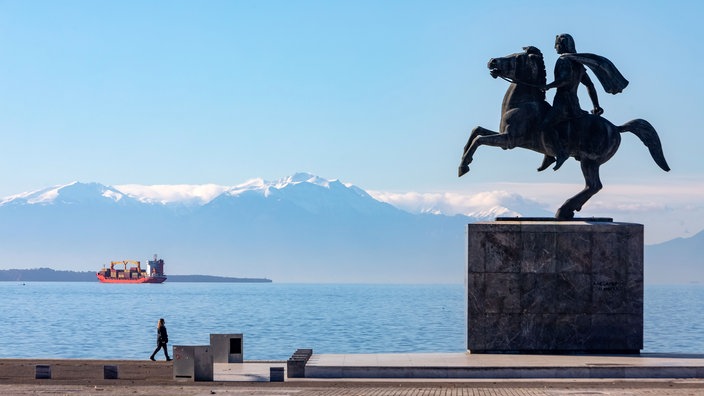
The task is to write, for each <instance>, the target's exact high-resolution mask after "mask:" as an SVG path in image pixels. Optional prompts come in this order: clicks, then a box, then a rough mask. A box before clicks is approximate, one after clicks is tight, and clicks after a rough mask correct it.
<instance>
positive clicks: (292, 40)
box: [0, 0, 704, 242]
mask: <svg viewBox="0 0 704 396" xmlns="http://www.w3.org/2000/svg"><path fill="white" fill-rule="evenodd" d="M702 15H704V3H702V2H700V1H658V0H656V1H648V2H642V1H600V0H597V1H589V2H565V1H559V2H558V1H535V2H522V1H510V0H507V1H503V2H496V1H412V0H405V1H393V0H389V1H364V0H355V1H292V0H285V1H267V0H261V1H235V0H231V1H216V0H210V1H205V2H203V1H179V0H168V1H167V0H164V1H131V0H118V1H109V0H105V1H71V0H62V1H39V0H28V1H17V0H15V1H1V0H0V136H1V137H2V139H1V142H2V143H1V144H0V197H4V196H9V195H13V194H18V193H21V192H25V191H31V190H37V189H40V188H44V187H47V186H51V185H57V184H65V183H67V182H71V181H74V180H79V181H82V182H100V183H102V184H106V185H126V184H143V185H155V184H158V185H168V184H215V185H237V184H241V183H243V182H245V181H246V180H249V179H252V178H258V177H260V178H263V179H266V180H275V179H278V178H281V177H285V176H288V175H292V174H294V173H296V172H299V171H306V172H311V173H313V174H316V175H320V176H322V177H326V178H338V179H340V180H343V181H344V182H348V183H352V184H355V185H357V186H359V187H361V188H364V189H367V190H371V191H376V192H383V194H386V196H388V197H395V198H394V199H396V200H397V201H401V200H404V199H405V200H406V201H408V200H409V199H410V198H409V197H413V196H421V197H424V199H426V200H427V199H428V197H430V198H431V199H432V197H449V198H452V199H454V200H455V201H457V202H458V205H459V206H462V203H461V201H462V200H463V199H464V198H465V197H468V196H471V195H472V194H477V193H482V192H487V191H489V192H492V191H494V192H501V193H502V194H503V193H506V192H508V193H511V194H519V195H521V196H525V197H527V198H530V199H535V200H538V201H540V202H543V203H545V204H546V205H548V206H551V207H552V208H554V209H556V208H557V206H559V204H560V203H561V202H562V201H564V200H565V199H566V198H568V197H569V196H571V195H572V194H574V193H576V192H577V191H579V190H580V189H581V188H582V187H581V186H582V184H583V179H582V176H581V172H580V170H579V165H578V163H577V162H576V161H573V160H570V161H568V162H567V163H566V164H565V165H564V166H563V167H562V169H560V170H559V171H558V172H553V171H552V170H546V171H544V172H541V173H538V172H536V170H535V169H536V168H537V167H538V165H539V164H540V161H541V158H542V156H541V155H540V154H537V153H534V152H530V151H527V150H523V149H514V150H510V151H509V150H507V151H504V150H500V149H498V148H492V147H482V148H480V149H479V150H478V151H477V153H476V155H475V160H474V162H473V164H472V166H471V171H470V173H469V174H467V175H465V176H463V177H462V178H458V177H457V166H458V165H459V160H460V156H461V154H462V148H463V147H464V144H465V143H466V140H467V138H468V136H469V133H470V131H471V129H472V128H473V127H475V126H477V125H481V126H484V127H487V128H489V129H497V128H498V126H499V119H500V106H501V100H502V98H503V95H504V92H505V90H506V88H507V86H508V84H507V83H506V82H505V81H503V80H500V79H492V78H491V76H490V75H489V73H488V69H487V67H486V64H487V61H488V60H489V59H490V58H492V57H500V56H504V55H508V54H511V53H515V52H519V51H520V50H521V48H522V47H524V46H526V45H533V46H536V47H538V48H540V49H542V51H543V53H544V54H545V60H546V66H547V68H548V80H549V81H552V66H553V65H554V63H555V60H556V59H557V54H556V53H555V51H554V49H553V44H554V38H555V35H556V34H560V33H570V34H571V35H572V36H573V37H574V38H575V41H576V45H577V50H578V51H579V52H592V53H597V54H600V55H602V56H605V57H607V58H609V59H610V60H611V61H612V62H613V63H614V64H615V65H616V66H617V67H618V68H619V70H620V71H621V72H622V74H623V75H624V76H625V77H626V78H627V79H628V80H629V81H630V84H629V86H628V87H627V88H626V89H625V90H624V92H623V93H621V94H618V95H611V94H607V93H605V92H604V91H603V89H602V88H601V87H600V86H599V87H598V92H599V98H600V102H601V106H602V107H603V108H604V110H605V113H604V117H606V118H608V119H609V120H611V121H612V122H613V123H615V124H617V125H620V124H623V123H625V122H626V121H629V120H631V119H634V118H644V119H646V120H648V121H649V122H650V123H651V124H653V126H654V127H655V128H656V130H657V131H658V133H659V134H660V138H661V140H662V144H663V149H664V152H665V156H666V157H667V160H668V162H669V164H670V167H671V168H672V171H671V172H669V173H666V172H663V171H662V170H660V169H659V168H658V167H657V165H655V163H654V162H653V161H652V159H651V158H650V155H649V154H648V151H647V149H646V148H645V146H643V145H642V144H641V142H640V141H639V140H638V139H637V138H636V137H635V136H634V135H631V134H626V135H624V136H623V141H622V144H621V147H620V149H619V152H618V153H617V154H616V156H615V157H614V158H613V159H612V160H610V161H609V162H608V163H607V164H605V165H604V166H602V168H601V169H602V172H601V176H602V181H603V184H604V190H602V192H600V193H599V194H598V195H597V196H595V197H594V198H592V200H591V201H590V202H589V203H588V204H587V205H586V206H585V208H584V210H583V211H582V213H581V214H582V215H587V216H603V215H616V216H619V218H618V220H622V219H625V220H628V221H636V222H642V223H645V224H646V233H648V231H647V229H648V227H652V228H653V229H655V231H650V233H649V234H646V235H649V237H648V238H647V239H648V240H649V241H651V242H658V241H662V240H666V239H669V238H673V237H678V236H688V235H692V234H693V233H695V232H698V231H700V230H702V229H704V208H703V206H704V204H703V203H702V202H704V199H703V198H704V178H703V177H702V176H704V161H702V159H701V156H700V152H701V150H702V145H703V144H702V143H704V133H702V127H701V126H700V125H699V123H698V122H696V120H697V119H698V118H700V117H698V114H701V111H702V110H701V109H702V108H703V107H704V99H702V96H701V94H702V92H704V82H703V79H702V78H699V76H698V75H697V74H698V72H699V70H701V64H702V62H703V61H704V52H703V51H701V43H700V40H701V39H702V38H704V24H702V21H701V17H702ZM592 77H593V75H592ZM593 80H594V81H595V82H596V79H594V78H593ZM597 84H598V83H597ZM580 98H581V99H580V100H581V102H582V107H583V108H585V109H589V108H591V104H590V102H589V100H588V98H587V97H586V92H585V90H584V89H583V88H581V91H580ZM548 99H549V100H551V99H552V93H549V94H548ZM404 197H405V198H404ZM389 199H391V198H389ZM406 203H407V204H408V206H409V207H410V206H413V205H414V203H412V202H406ZM554 209H551V210H554Z"/></svg>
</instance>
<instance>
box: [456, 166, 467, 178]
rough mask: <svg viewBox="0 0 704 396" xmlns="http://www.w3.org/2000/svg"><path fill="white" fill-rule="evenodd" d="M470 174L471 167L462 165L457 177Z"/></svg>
mask: <svg viewBox="0 0 704 396" xmlns="http://www.w3.org/2000/svg"><path fill="white" fill-rule="evenodd" d="M467 172H469V165H462V166H460V168H459V169H458V170H457V177H462V175H464V174H465V173H467Z"/></svg>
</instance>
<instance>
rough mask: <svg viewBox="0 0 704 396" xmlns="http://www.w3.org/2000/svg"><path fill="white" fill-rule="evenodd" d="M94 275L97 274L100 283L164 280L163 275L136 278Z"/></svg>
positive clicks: (158, 281)
mask: <svg viewBox="0 0 704 396" xmlns="http://www.w3.org/2000/svg"><path fill="white" fill-rule="evenodd" d="M95 276H97V277H98V280H99V281H100V282H102V283H162V282H163V281H165V280H166V277H165V276H147V277H142V278H136V279H115V278H106V277H105V276H103V275H102V274H100V273H98V274H95Z"/></svg>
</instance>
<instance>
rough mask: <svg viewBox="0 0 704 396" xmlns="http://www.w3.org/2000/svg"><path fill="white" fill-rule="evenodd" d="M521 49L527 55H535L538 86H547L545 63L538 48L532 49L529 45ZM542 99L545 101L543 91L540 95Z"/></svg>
mask: <svg viewBox="0 0 704 396" xmlns="http://www.w3.org/2000/svg"><path fill="white" fill-rule="evenodd" d="M523 49H524V50H525V51H526V54H528V55H537V60H536V63H537V67H538V74H539V76H538V84H540V85H543V86H544V85H545V84H547V73H546V72H545V61H544V60H543V53H542V52H540V49H539V48H538V47H533V46H532V45H529V46H527V47H523ZM542 99H543V100H545V92H544V91H543V93H542Z"/></svg>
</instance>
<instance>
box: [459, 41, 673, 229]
mask: <svg viewBox="0 0 704 396" xmlns="http://www.w3.org/2000/svg"><path fill="white" fill-rule="evenodd" d="M555 49H556V50H557V52H558V53H559V54H560V55H561V56H560V59H558V62H557V65H556V67H555V81H554V82H553V83H551V84H546V74H545V63H544V61H543V54H542V53H541V52H540V50H539V49H537V48H535V47H525V48H523V50H524V52H520V53H517V54H512V55H509V56H505V57H503V58H494V59H490V60H489V63H488V67H489V71H490V74H491V76H492V77H494V78H496V77H501V78H503V79H505V80H507V81H509V82H510V85H509V87H508V90H507V91H506V94H505V95H504V100H503V103H502V105H501V124H500V126H499V132H495V131H492V130H489V129H486V128H483V127H481V126H478V127H476V128H474V129H473V130H472V133H471V135H470V136H469V140H468V141H467V144H466V145H465V146H464V152H463V154H462V161H461V162H460V166H459V176H462V175H464V174H465V173H467V172H469V164H470V163H471V162H472V158H473V155H474V152H475V151H476V150H477V148H479V146H481V145H488V146H495V147H501V148H503V149H513V148H515V147H522V148H526V149H529V150H533V151H536V152H539V153H542V154H544V155H545V158H544V160H543V164H542V165H541V166H540V168H538V170H539V171H542V170H544V169H546V168H547V167H548V166H549V165H550V164H552V163H554V162H557V164H556V166H555V170H557V169H558V168H559V167H560V166H561V165H562V162H564V160H566V159H567V158H568V157H574V158H575V159H576V160H577V161H579V162H580V165H581V168H582V174H583V175H584V180H585V182H586V186H585V188H584V189H583V190H582V191H581V192H579V193H578V194H577V195H575V196H573V197H572V198H570V199H568V200H567V201H565V203H564V204H562V206H561V207H560V208H559V209H558V210H557V213H556V214H555V217H556V218H557V219H560V220H568V219H572V218H574V212H575V211H579V210H581V209H582V206H583V205H584V203H585V202H587V201H588V200H589V198H591V197H592V196H593V195H594V194H596V193H597V192H599V190H601V188H602V184H601V180H600V179H599V167H600V166H601V164H603V163H605V162H606V161H608V160H609V159H610V158H611V157H612V156H613V155H614V154H616V150H618V147H619V144H620V143H621V133H622V132H631V133H633V134H635V135H636V136H638V138H639V139H640V140H641V141H642V142H643V143H644V144H645V145H646V146H647V147H648V150H649V151H650V155H651V156H652V157H653V160H655V163H657V164H658V166H660V168H662V169H663V170H665V171H669V170H670V167H669V166H668V164H667V161H666V160H665V156H664V154H663V152H662V146H661V144H660V138H659V137H658V134H657V132H656V131H655V128H653V126H652V125H650V123H649V122H647V121H645V120H643V119H635V120H631V121H628V122H627V123H625V124H623V125H621V126H616V125H614V124H612V123H611V122H609V120H607V119H605V118H603V117H601V114H602V113H603V110H602V109H601V107H599V103H598V99H597V97H596V91H595V90H594V88H593V84H592V83H591V80H590V79H589V77H588V76H587V74H586V70H585V69H584V65H586V66H588V67H589V68H590V69H591V70H592V71H593V72H594V73H595V75H596V76H597V78H598V79H599V81H600V82H601V84H602V85H603V86H604V89H605V90H606V92H609V93H613V94H615V93H618V92H621V90H623V89H624V88H625V87H626V85H627V84H628V81H626V79H625V78H623V76H621V74H620V73H619V72H618V70H617V69H616V67H615V66H613V64H612V63H611V62H610V61H609V60H608V59H606V58H603V57H600V56H598V55H594V54H588V53H576V51H575V49H574V40H572V37H571V36H569V35H559V36H557V39H556V42H555ZM580 83H582V84H584V85H585V86H587V89H588V90H589V96H590V98H591V99H592V102H593V104H594V110H593V111H592V114H589V113H587V112H586V111H583V110H581V108H579V100H578V99H577V92H576V91H577V87H578V86H579V84H580ZM590 85H591V87H590ZM550 88H557V93H556V95H555V100H554V103H553V105H554V106H550V104H549V103H548V102H547V101H546V100H545V91H546V90H548V89H550Z"/></svg>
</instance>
